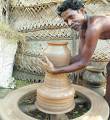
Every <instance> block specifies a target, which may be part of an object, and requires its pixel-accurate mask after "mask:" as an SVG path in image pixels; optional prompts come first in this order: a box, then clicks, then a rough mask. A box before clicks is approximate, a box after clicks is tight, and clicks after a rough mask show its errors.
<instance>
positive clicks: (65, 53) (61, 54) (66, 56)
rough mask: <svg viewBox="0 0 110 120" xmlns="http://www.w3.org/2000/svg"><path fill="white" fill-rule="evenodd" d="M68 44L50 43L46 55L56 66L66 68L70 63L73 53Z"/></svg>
mask: <svg viewBox="0 0 110 120" xmlns="http://www.w3.org/2000/svg"><path fill="white" fill-rule="evenodd" d="M67 44H68V42H53V43H52V42H51V43H50V42H49V43H48V47H47V49H46V50H45V51H44V54H45V55H46V56H48V58H49V60H50V61H51V62H52V63H53V64H54V65H55V66H65V65H68V64H69V63H70V58H71V53H70V50H69V49H68V47H67Z"/></svg>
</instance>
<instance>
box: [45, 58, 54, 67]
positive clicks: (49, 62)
mask: <svg viewBox="0 0 110 120" xmlns="http://www.w3.org/2000/svg"><path fill="white" fill-rule="evenodd" d="M45 59H46V61H47V64H48V65H49V66H51V67H52V66H53V64H52V62H51V61H50V60H49V59H48V57H47V56H45Z"/></svg>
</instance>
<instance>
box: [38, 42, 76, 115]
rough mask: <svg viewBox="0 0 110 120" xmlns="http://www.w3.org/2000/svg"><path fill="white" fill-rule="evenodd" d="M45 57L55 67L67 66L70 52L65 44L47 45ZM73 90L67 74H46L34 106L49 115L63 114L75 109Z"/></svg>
mask: <svg viewBox="0 0 110 120" xmlns="http://www.w3.org/2000/svg"><path fill="white" fill-rule="evenodd" d="M48 45H49V47H48V48H47V49H46V52H45V53H46V55H48V57H49V59H51V61H52V62H53V63H54V65H55V66H64V65H67V64H68V63H69V61H70V52H69V50H68V48H67V43H48ZM74 94H75V90H74V88H73V87H72V83H71V82H70V80H69V79H68V77H67V74H51V73H46V76H45V79H44V83H43V85H42V86H40V87H39V88H38V89H37V101H36V106H37V108H38V109H39V110H41V111H42V112H45V113H49V114H63V113H67V112H69V111H71V110H72V109H73V108H74V107H75V102H74Z"/></svg>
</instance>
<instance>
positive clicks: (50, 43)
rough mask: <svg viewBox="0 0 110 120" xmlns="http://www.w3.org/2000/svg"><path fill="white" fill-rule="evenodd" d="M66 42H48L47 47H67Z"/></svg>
mask: <svg viewBox="0 0 110 120" xmlns="http://www.w3.org/2000/svg"><path fill="white" fill-rule="evenodd" d="M67 44H68V42H48V45H49V46H62V45H67Z"/></svg>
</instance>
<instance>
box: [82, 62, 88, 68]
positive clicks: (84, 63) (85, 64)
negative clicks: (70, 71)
mask: <svg viewBox="0 0 110 120" xmlns="http://www.w3.org/2000/svg"><path fill="white" fill-rule="evenodd" d="M80 63H81V67H82V68H85V67H86V66H87V65H88V64H89V62H88V61H80Z"/></svg>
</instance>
